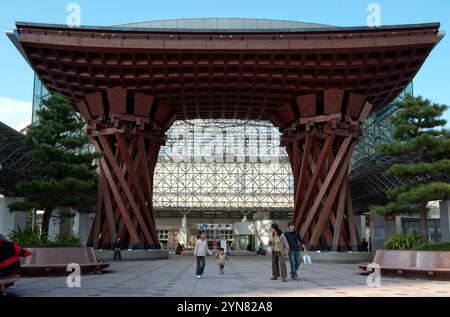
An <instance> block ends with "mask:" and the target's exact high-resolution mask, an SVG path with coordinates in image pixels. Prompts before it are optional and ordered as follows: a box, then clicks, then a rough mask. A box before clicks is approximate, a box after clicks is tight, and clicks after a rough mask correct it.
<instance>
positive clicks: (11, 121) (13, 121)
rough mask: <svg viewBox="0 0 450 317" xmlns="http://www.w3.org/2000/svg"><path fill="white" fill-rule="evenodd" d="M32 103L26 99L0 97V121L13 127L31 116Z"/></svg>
mask: <svg viewBox="0 0 450 317" xmlns="http://www.w3.org/2000/svg"><path fill="white" fill-rule="evenodd" d="M31 110H32V104H31V102H28V101H23V100H17V99H12V98H8V97H0V121H1V122H3V123H5V124H7V125H9V126H10V127H15V126H17V125H20V124H21V123H23V122H25V121H29V120H30V118H31Z"/></svg>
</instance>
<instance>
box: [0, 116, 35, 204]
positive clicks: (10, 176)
mask: <svg viewBox="0 0 450 317" xmlns="http://www.w3.org/2000/svg"><path fill="white" fill-rule="evenodd" d="M41 166H43V163H42V162H39V161H37V160H36V159H34V158H33V157H32V156H31V155H29V148H28V147H27V146H26V145H25V144H24V143H23V141H22V134H21V133H20V132H18V131H16V130H14V129H13V128H11V127H9V126H7V125H6V124H4V123H2V122H0V194H2V195H4V196H18V195H20V193H18V192H17V190H16V184H17V183H18V182H20V181H22V180H26V179H27V178H28V176H27V175H26V173H25V172H26V170H27V169H29V168H37V167H41Z"/></svg>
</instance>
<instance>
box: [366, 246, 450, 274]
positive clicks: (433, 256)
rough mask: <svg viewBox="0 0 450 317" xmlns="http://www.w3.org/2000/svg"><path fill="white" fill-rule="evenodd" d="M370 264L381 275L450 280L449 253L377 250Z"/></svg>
mask: <svg viewBox="0 0 450 317" xmlns="http://www.w3.org/2000/svg"><path fill="white" fill-rule="evenodd" d="M372 262H373V263H374V264H376V265H378V266H379V269H380V272H381V274H382V275H396V276H402V277H411V278H416V277H428V278H431V279H437V280H450V251H408V250H378V251H377V253H376V254H375V257H374V258H373V261H372ZM367 266H368V265H367V264H362V265H359V268H361V269H363V270H367Z"/></svg>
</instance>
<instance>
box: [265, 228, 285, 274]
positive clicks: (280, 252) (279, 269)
mask: <svg viewBox="0 0 450 317" xmlns="http://www.w3.org/2000/svg"><path fill="white" fill-rule="evenodd" d="M270 227H271V228H272V237H273V240H272V247H273V251H272V278H271V279H272V280H277V279H278V276H281V279H282V280H283V282H286V281H287V280H286V278H287V270H286V261H285V254H286V253H287V251H288V250H289V244H288V242H287V240H286V237H285V236H284V234H283V232H282V231H281V229H280V228H279V227H278V225H277V224H276V223H273V224H272V225H271V226H270Z"/></svg>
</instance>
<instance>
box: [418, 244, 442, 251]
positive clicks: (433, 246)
mask: <svg viewBox="0 0 450 317" xmlns="http://www.w3.org/2000/svg"><path fill="white" fill-rule="evenodd" d="M414 250H418V251H450V242H445V243H428V244H422V245H419V246H418V247H415V248H414Z"/></svg>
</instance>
